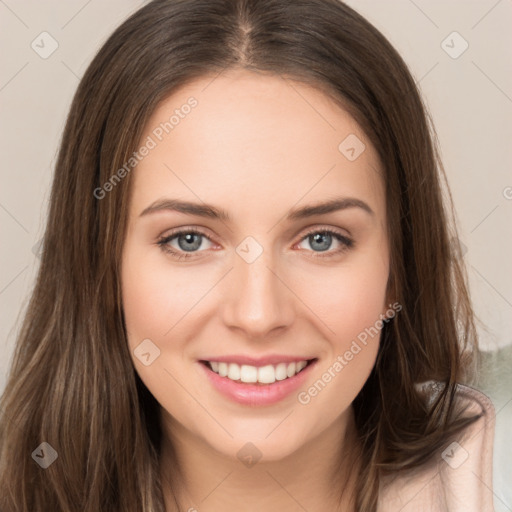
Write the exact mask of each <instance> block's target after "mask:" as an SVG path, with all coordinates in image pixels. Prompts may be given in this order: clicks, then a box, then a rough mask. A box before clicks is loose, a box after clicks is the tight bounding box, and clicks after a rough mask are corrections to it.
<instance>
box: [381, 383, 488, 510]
mask: <svg viewBox="0 0 512 512" xmlns="http://www.w3.org/2000/svg"><path fill="white" fill-rule="evenodd" d="M423 386H424V389H427V390H428V389H430V392H431V394H432V395H434V394H435V393H436V392H437V391H438V389H439V388H438V387H437V386H438V384H437V383H435V382H430V383H425V384H423ZM425 386H426V387H425ZM456 399H457V401H458V402H459V403H460V404H461V405H462V406H464V407H466V414H467V415H478V416H480V417H479V419H478V420H477V421H475V422H474V423H472V424H471V425H470V426H469V427H467V428H466V430H465V431H464V432H462V433H461V435H460V436H459V438H458V439H457V440H456V441H451V442H447V444H446V446H444V447H443V448H442V450H441V451H440V452H439V453H437V454H435V456H434V457H433V459H432V460H431V462H429V464H427V465H425V466H423V467H419V468H416V469H414V470H410V471H407V472H404V473H403V474H396V475H394V476H391V477H385V478H384V479H383V481H382V482H381V490H380V496H379V505H378V512H391V511H397V510H400V511H401V512H413V511H414V512H423V511H424V512H427V511H428V512H492V511H493V510H494V508H493V500H492V496H493V493H492V451H493V441H494V416H495V414H494V406H493V404H492V402H491V400H490V399H489V398H488V397H487V396H486V395H484V394H483V393H482V392H480V391H478V390H476V389H473V388H470V387H468V386H464V385H460V384H459V385H458V386H457V393H456Z"/></svg>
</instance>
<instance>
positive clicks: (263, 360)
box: [201, 354, 315, 367]
mask: <svg viewBox="0 0 512 512" xmlns="http://www.w3.org/2000/svg"><path fill="white" fill-rule="evenodd" d="M311 359H315V358H313V357H301V356H287V355H280V354H270V355H268V356H264V357H251V356H246V355H229V356H212V357H205V358H203V359H201V361H215V362H219V363H236V364H239V365H242V364H246V365H249V366H256V367H260V366H267V365H269V364H272V365H276V364H279V363H298V362H299V361H310V360H311Z"/></svg>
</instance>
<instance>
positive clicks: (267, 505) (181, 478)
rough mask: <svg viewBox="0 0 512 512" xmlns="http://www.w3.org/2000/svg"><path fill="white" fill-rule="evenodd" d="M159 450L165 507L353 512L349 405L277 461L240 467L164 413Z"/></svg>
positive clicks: (354, 456)
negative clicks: (345, 409)
mask: <svg viewBox="0 0 512 512" xmlns="http://www.w3.org/2000/svg"><path fill="white" fill-rule="evenodd" d="M162 418H163V422H162V424H163V435H164V440H163V443H162V454H161V474H162V490H163V495H164V500H165V505H166V510H167V511H176V512H194V511H200V512H225V511H226V510H246V511H260V510H265V511H266V512H278V511H279V512H292V511H293V512H295V511H303V510H304V509H305V510H322V509H323V510H331V511H340V512H341V511H343V512H353V511H355V506H354V500H355V496H354V487H355V483H356V478H357V473H358V469H359V467H358V464H357V461H358V460H359V457H358V455H359V449H360V447H359V444H358V443H357V439H356V429H355V424H354V415H353V410H352V408H351V407H350V408H349V409H348V410H347V411H346V412H345V413H344V414H343V415H342V416H340V417H339V418H338V419H337V420H336V421H335V422H334V423H333V424H332V425H330V426H329V427H328V429H327V430H326V431H324V432H322V433H321V434H320V435H318V436H317V437H316V438H314V439H312V440H310V441H309V442H308V443H306V444H305V445H303V446H302V447H300V448H299V449H298V450H296V451H295V452H294V453H292V454H290V455H289V456H287V457H285V458H284V459H281V460H275V461H268V460H265V457H262V459H261V460H260V461H259V462H257V463H256V464H255V465H253V466H251V467H246V466H244V465H243V464H241V462H240V461H239V460H238V459H237V458H236V457H235V458H233V457H228V456H226V455H223V454H220V453H219V452H217V451H216V450H214V449H213V448H212V447H210V445H208V444H207V443H206V442H205V441H204V440H202V439H198V438H197V437H195V436H194V435H193V434H192V433H190V431H188V430H186V429H184V428H183V427H182V426H181V425H179V424H177V423H176V422H174V421H172V420H171V419H170V418H169V417H168V416H166V415H165V414H163V415H162Z"/></svg>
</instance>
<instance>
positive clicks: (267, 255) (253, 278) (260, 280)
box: [225, 237, 293, 337]
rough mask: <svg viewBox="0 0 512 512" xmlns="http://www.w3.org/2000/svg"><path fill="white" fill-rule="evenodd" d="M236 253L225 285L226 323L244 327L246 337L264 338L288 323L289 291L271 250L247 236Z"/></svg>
mask: <svg viewBox="0 0 512 512" xmlns="http://www.w3.org/2000/svg"><path fill="white" fill-rule="evenodd" d="M236 252H237V254H236V255H235V260H234V269H233V272H231V280H230V281H229V284H228V285H227V286H228V292H227V299H226V304H225V321H226V324H228V325H229V326H232V327H238V328H240V329H242V330H244V331H245V332H246V335H247V336H248V337H264V336H265V335H267V333H269V332H270V331H272V330H274V329H276V328H277V327H283V326H286V325H288V324H290V322H291V321H292V311H293V308H292V304H291V302H290V301H291V298H292V297H293V294H292V293H291V292H290V291H289V290H288V289H287V287H286V286H285V284H284V283H283V282H282V281H281V279H282V277H281V276H279V271H277V270H276V264H275V263H276V262H275V261H274V258H273V257H272V255H273V251H272V250H271V249H270V248H266V249H265V250H264V249H263V246H262V245H261V244H259V243H258V242H257V241H256V240H255V239H254V238H252V237H247V239H245V240H244V241H243V242H242V243H241V244H239V246H238V247H237V248H236ZM277 267H278V268H279V266H277ZM276 274H277V275H276ZM278 276H279V277H278Z"/></svg>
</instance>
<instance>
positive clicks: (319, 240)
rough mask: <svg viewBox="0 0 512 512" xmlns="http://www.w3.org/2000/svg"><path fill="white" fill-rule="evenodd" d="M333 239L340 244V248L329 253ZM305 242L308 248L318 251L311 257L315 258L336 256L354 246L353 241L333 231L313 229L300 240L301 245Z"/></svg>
mask: <svg viewBox="0 0 512 512" xmlns="http://www.w3.org/2000/svg"><path fill="white" fill-rule="evenodd" d="M333 238H334V239H335V240H336V241H337V242H338V243H339V244H340V247H339V248H338V249H336V250H334V251H329V250H328V249H329V248H330V246H331V245H332V241H333ZM305 240H307V241H308V243H309V246H310V247H313V248H316V249H318V251H313V254H312V256H313V257H315V258H328V257H331V256H336V255H338V254H340V253H342V252H344V251H346V250H348V249H350V248H352V247H353V246H354V241H353V240H351V239H350V238H348V237H347V236H345V235H342V234H341V233H338V232H337V231H335V230H333V229H321V230H319V229H315V230H313V231H310V232H309V233H307V234H306V236H304V237H303V238H302V240H301V243H302V242H303V241H305ZM322 253H325V254H322Z"/></svg>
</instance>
